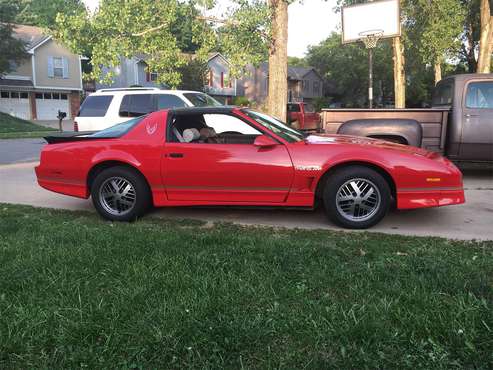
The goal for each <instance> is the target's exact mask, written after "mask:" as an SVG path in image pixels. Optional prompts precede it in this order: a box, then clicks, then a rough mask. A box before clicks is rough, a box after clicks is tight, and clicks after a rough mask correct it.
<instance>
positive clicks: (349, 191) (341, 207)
mask: <svg viewBox="0 0 493 370" xmlns="http://www.w3.org/2000/svg"><path fill="white" fill-rule="evenodd" d="M380 203H381V196H380V191H379V190H378V187H377V186H376V185H375V184H374V183H373V182H371V181H370V180H368V179H362V178H355V179H351V180H348V181H346V182H345V183H344V184H342V185H341V187H340V188H339V190H338V191H337V195H336V206H337V210H338V211H339V213H340V214H341V216H342V217H344V218H345V219H347V220H349V221H355V222H362V221H366V220H368V219H370V218H371V217H372V216H373V215H375V213H377V212H378V210H379V209H380Z"/></svg>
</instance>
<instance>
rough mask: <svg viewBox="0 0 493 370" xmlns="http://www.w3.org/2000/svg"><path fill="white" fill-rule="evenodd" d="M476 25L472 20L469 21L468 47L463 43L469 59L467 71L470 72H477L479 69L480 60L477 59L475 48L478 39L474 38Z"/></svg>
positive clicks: (467, 30) (467, 29)
mask: <svg viewBox="0 0 493 370" xmlns="http://www.w3.org/2000/svg"><path fill="white" fill-rule="evenodd" d="M474 31H475V30H474V25H473V23H472V22H469V23H468V24H467V27H466V36H467V43H468V46H467V48H466V47H465V46H464V45H463V48H464V54H465V56H466V60H467V71H468V72H469V73H476V70H477V69H478V61H477V60H476V55H475V52H474V51H475V50H476V44H477V43H476V41H475V40H474Z"/></svg>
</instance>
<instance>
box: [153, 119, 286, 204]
mask: <svg viewBox="0 0 493 370" xmlns="http://www.w3.org/2000/svg"><path fill="white" fill-rule="evenodd" d="M203 118H204V121H205V122H206V123H207V126H209V127H213V128H214V129H216V132H217V133H218V134H219V135H221V134H222V133H233V135H238V134H241V135H245V137H246V138H248V137H252V136H253V137H255V136H257V135H260V134H261V132H259V131H258V130H257V129H256V128H254V127H252V126H251V125H249V124H247V123H245V122H244V121H243V120H241V119H240V118H238V117H236V116H232V115H228V114H204V115H203ZM169 138H170V136H169V135H168V139H169ZM169 140H170V141H168V142H166V143H165V145H164V157H165V160H164V161H163V162H162V163H163V165H164V168H163V169H162V173H163V174H164V175H163V181H164V186H165V189H166V194H167V197H168V199H169V200H172V201H192V202H193V201H199V202H211V203H214V202H216V203H217V202H220V203H228V204H235V203H241V202H247V203H253V204H254V203H282V202H284V201H285V200H286V198H287V195H288V193H289V189H290V185H291V182H292V179H293V175H294V170H293V165H292V162H291V158H290V156H289V153H288V151H287V149H286V146H285V145H283V144H281V143H279V144H278V145H273V146H272V147H268V148H259V147H257V146H255V145H254V144H253V140H252V142H250V143H230V142H228V143H225V142H222V143H204V142H191V143H186V142H176V141H178V140H173V139H169ZM240 141H241V140H240Z"/></svg>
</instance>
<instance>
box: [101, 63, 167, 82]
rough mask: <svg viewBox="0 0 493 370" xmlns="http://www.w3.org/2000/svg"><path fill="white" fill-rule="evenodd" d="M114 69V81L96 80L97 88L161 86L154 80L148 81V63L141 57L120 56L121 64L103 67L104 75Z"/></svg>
mask: <svg viewBox="0 0 493 370" xmlns="http://www.w3.org/2000/svg"><path fill="white" fill-rule="evenodd" d="M109 70H112V71H113V73H114V76H113V81H112V82H111V83H109V84H103V83H100V82H96V89H105V88H125V87H130V86H133V85H140V86H145V87H161V85H160V84H157V83H156V82H153V81H147V64H146V63H145V62H144V61H143V60H142V59H140V58H124V57H120V65H118V66H117V67H113V68H111V69H109V68H103V75H104V74H106V73H108V71H109Z"/></svg>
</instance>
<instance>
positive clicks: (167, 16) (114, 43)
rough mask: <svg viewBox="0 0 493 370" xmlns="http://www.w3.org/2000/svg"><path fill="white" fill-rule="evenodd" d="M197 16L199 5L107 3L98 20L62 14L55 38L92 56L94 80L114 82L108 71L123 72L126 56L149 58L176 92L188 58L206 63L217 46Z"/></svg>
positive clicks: (134, 0)
mask: <svg viewBox="0 0 493 370" xmlns="http://www.w3.org/2000/svg"><path fill="white" fill-rule="evenodd" d="M196 16H197V11H196V10H195V3H194V2H189V3H181V2H179V1H177V0H158V1H154V0H143V1H140V0H129V1H125V2H121V1H119V0H104V1H102V2H101V3H100V5H99V8H98V9H97V11H96V13H95V14H94V15H93V16H89V14H87V13H84V12H82V13H79V14H76V15H68V16H67V15H65V14H58V16H57V27H56V29H55V31H54V35H55V37H56V38H58V39H60V40H62V41H63V42H64V43H65V44H66V45H68V46H69V47H70V48H71V49H72V50H73V51H74V52H77V53H81V52H87V53H89V54H90V55H91V58H92V61H91V63H92V72H91V74H90V77H92V78H95V79H99V80H100V81H101V82H106V83H108V82H110V81H111V79H112V77H113V75H112V72H110V73H107V74H105V75H103V74H102V68H103V67H109V68H111V67H115V66H117V65H118V64H119V63H120V58H119V57H120V56H123V57H127V58H130V57H132V56H135V55H138V54H145V55H146V56H147V57H148V58H147V59H146V63H147V64H148V65H149V68H150V69H151V70H153V71H156V72H158V82H159V83H165V84H168V85H170V86H172V87H176V86H179V84H180V83H181V77H182V76H181V73H180V68H182V67H184V66H185V65H186V63H187V58H186V55H185V54H184V52H188V51H195V52H196V54H197V56H198V58H199V59H201V60H205V58H206V57H207V55H208V52H209V51H210V48H211V46H212V45H213V44H214V40H213V38H212V37H211V30H210V29H209V28H208V27H207V26H206V25H205V24H204V22H202V21H199V20H197V18H196Z"/></svg>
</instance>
